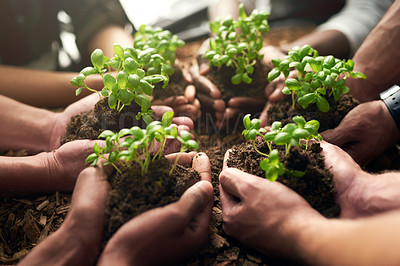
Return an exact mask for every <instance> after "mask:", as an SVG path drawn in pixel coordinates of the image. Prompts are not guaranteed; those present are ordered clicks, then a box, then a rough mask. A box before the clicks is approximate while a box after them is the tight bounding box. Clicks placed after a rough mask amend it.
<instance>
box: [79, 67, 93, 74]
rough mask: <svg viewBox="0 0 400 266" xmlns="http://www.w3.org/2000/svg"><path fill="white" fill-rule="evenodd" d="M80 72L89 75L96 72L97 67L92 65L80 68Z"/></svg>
mask: <svg viewBox="0 0 400 266" xmlns="http://www.w3.org/2000/svg"><path fill="white" fill-rule="evenodd" d="M80 73H81V74H83V75H85V76H89V75H93V74H97V69H96V68H94V67H85V68H84V69H82V70H81V72H80Z"/></svg>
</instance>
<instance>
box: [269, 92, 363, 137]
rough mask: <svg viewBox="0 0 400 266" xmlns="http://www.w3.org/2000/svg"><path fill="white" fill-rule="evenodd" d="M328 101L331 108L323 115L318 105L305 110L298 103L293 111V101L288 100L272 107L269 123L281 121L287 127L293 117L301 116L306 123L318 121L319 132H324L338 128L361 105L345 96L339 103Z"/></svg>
mask: <svg viewBox="0 0 400 266" xmlns="http://www.w3.org/2000/svg"><path fill="white" fill-rule="evenodd" d="M327 100H328V102H329V104H330V106H331V107H330V109H329V111H328V112H326V113H323V112H321V111H319V110H318V108H317V105H316V104H311V105H310V106H309V107H308V108H306V109H303V107H301V106H300V105H299V104H298V103H297V102H296V107H295V110H293V108H292V100H291V98H287V99H285V100H283V101H280V102H278V103H275V104H272V105H271V107H270V109H269V110H268V119H269V122H270V123H272V122H274V121H281V122H282V124H284V125H285V124H287V123H291V122H292V118H293V116H296V115H301V116H303V117H304V118H305V119H306V121H309V120H312V119H316V120H318V121H319V123H320V128H319V130H318V131H319V132H323V131H325V130H327V129H332V128H335V127H337V126H338V125H339V123H340V121H342V119H343V117H344V116H345V115H346V114H347V113H348V112H350V110H351V109H353V108H354V107H356V106H357V105H358V104H359V101H358V100H357V99H355V98H353V97H352V96H350V95H343V96H342V97H341V98H340V100H339V101H335V100H334V99H333V97H328V98H327Z"/></svg>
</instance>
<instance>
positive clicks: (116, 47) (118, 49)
mask: <svg viewBox="0 0 400 266" xmlns="http://www.w3.org/2000/svg"><path fill="white" fill-rule="evenodd" d="M113 49H114V53H115V54H116V55H117V56H118V57H119V58H124V49H123V48H122V47H121V45H119V44H114V45H113Z"/></svg>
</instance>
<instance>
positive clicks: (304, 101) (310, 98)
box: [298, 93, 316, 106]
mask: <svg viewBox="0 0 400 266" xmlns="http://www.w3.org/2000/svg"><path fill="white" fill-rule="evenodd" d="M315 97H316V95H315V93H307V94H306V95H304V96H302V97H299V99H298V102H299V104H300V105H301V106H307V105H309V104H310V103H313V102H315Z"/></svg>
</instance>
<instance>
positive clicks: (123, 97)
mask: <svg viewBox="0 0 400 266" xmlns="http://www.w3.org/2000/svg"><path fill="white" fill-rule="evenodd" d="M133 97H134V94H133V92H131V91H130V90H128V89H122V90H120V91H119V92H118V98H119V100H120V101H121V102H122V103H123V104H124V105H130V104H131V102H132V100H133Z"/></svg>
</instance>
